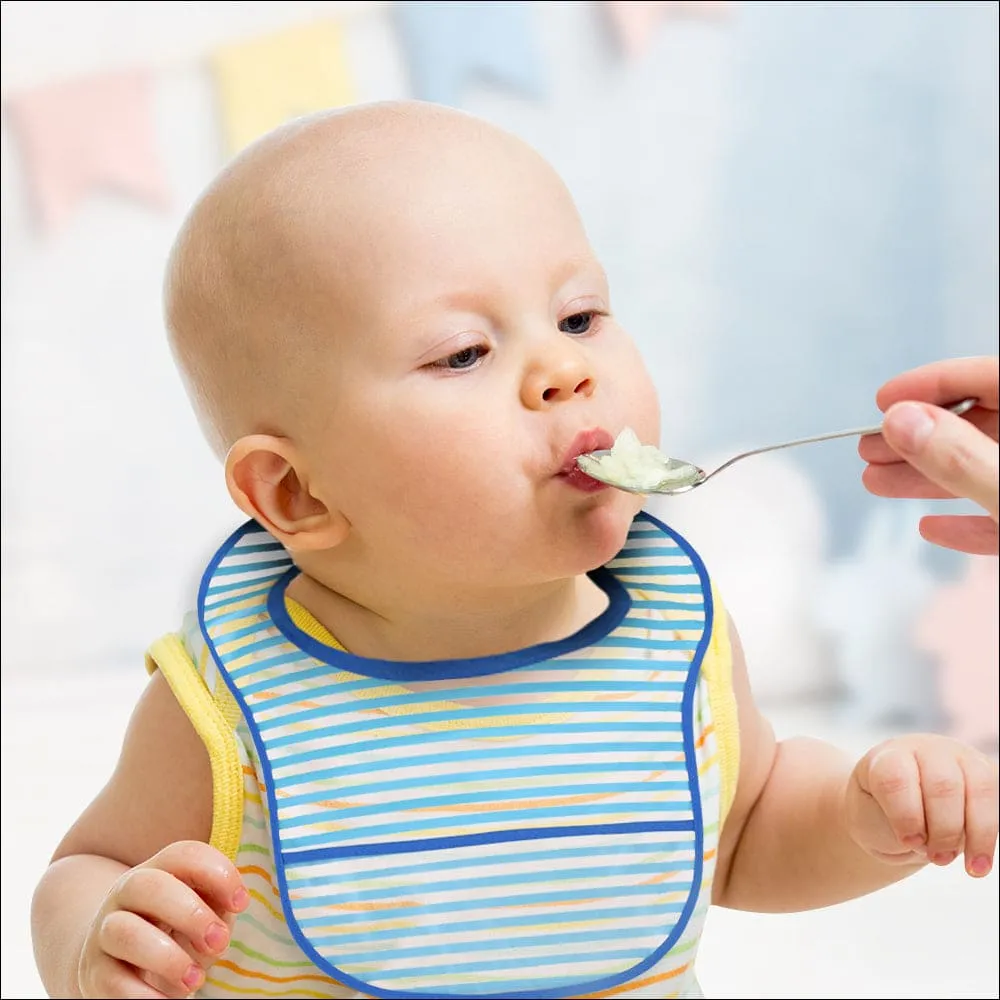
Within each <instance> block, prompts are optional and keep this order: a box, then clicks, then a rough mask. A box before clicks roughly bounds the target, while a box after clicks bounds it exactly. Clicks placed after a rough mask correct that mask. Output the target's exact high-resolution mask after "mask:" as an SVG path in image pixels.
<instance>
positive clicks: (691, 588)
mask: <svg viewBox="0 0 1000 1000" xmlns="http://www.w3.org/2000/svg"><path fill="white" fill-rule="evenodd" d="M624 576H625V574H622V582H623V583H628V582H629V581H627V580H625V579H624ZM632 586H634V587H636V588H637V589H638V590H653V591H657V592H658V593H661V594H699V595H700V594H701V593H702V589H701V584H699V583H646V581H645V580H636V581H634V582H633V583H632ZM629 596H631V594H630V595H629Z"/></svg>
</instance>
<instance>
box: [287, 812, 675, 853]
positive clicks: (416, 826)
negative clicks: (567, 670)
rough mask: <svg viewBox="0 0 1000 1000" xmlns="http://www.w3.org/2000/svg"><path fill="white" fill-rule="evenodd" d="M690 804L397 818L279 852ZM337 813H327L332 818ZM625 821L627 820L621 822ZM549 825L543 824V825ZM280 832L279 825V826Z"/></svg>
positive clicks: (314, 837)
mask: <svg viewBox="0 0 1000 1000" xmlns="http://www.w3.org/2000/svg"><path fill="white" fill-rule="evenodd" d="M690 811H691V803H690V802H630V803H628V804H627V805H623V806H620V807H618V808H617V809H614V808H611V807H610V806H609V805H608V803H606V802H596V803H593V804H589V805H587V804H582V805H573V806H532V807H531V808H530V809H504V810H503V811H502V812H500V811H498V812H496V813H493V814H491V815H489V816H435V817H434V818H433V819H424V820H410V819H406V821H405V822H400V821H401V820H403V819H405V817H404V816H397V817H396V818H395V819H394V820H393V821H392V822H390V823H372V824H370V825H366V826H363V827H361V828H360V829H357V830H330V831H327V832H325V833H313V834H310V835H308V836H305V837H288V838H285V837H281V850H282V853H283V854H284V853H287V852H289V851H298V850H302V849H303V848H307V847H312V848H315V847H316V846H317V845H319V844H324V845H330V846H333V845H335V844H342V843H343V842H344V841H345V840H358V839H360V838H362V837H376V836H394V835H396V834H400V833H406V834H409V833H414V832H415V831H417V830H441V829H448V828H449V827H455V826H461V827H465V828H469V827H473V826H499V825H500V824H502V823H514V822H523V821H525V820H528V821H531V822H534V821H541V820H550V821H554V820H562V819H569V818H571V817H576V816H579V817H581V818H582V817H584V816H607V815H608V813H625V814H632V813H677V812H690ZM336 815H337V812H336V810H334V811H333V812H331V816H336ZM622 822H627V821H624V820H623V821H622ZM549 825H551V823H546V826H549ZM278 826H279V835H280V829H281V828H282V827H283V824H281V823H279V824H278Z"/></svg>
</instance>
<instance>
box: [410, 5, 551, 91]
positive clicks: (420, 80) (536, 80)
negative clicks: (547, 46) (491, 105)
mask: <svg viewBox="0 0 1000 1000" xmlns="http://www.w3.org/2000/svg"><path fill="white" fill-rule="evenodd" d="M529 7H530V5H529V4H526V3H397V4H396V5H395V14H396V19H397V24H398V26H399V30H400V33H401V34H402V37H403V41H404V44H405V47H406V53H407V58H408V60H409V67H410V81H411V84H412V86H413V92H414V95H415V96H416V97H417V98H419V99H420V100H423V101H434V102H436V103H438V104H449V105H453V106H457V105H458V104H459V103H460V102H461V97H462V91H463V89H464V87H465V85H466V84H468V83H469V82H471V81H473V80H489V81H492V82H495V83H501V84H507V85H509V86H511V87H513V88H514V89H515V90H517V91H519V92H520V93H521V94H523V95H524V96H526V97H534V98H540V97H543V96H544V91H545V84H544V79H543V73H542V67H541V60H540V57H539V52H538V47H537V42H536V38H535V25H534V22H533V17H532V12H531V10H530V9H529Z"/></svg>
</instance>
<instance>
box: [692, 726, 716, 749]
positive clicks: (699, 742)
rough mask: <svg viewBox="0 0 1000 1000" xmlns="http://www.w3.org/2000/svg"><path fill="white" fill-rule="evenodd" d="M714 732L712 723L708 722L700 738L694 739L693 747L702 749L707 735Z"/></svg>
mask: <svg viewBox="0 0 1000 1000" xmlns="http://www.w3.org/2000/svg"><path fill="white" fill-rule="evenodd" d="M714 732H715V723H714V722H710V723H709V724H708V725H707V726H706V727H705V728H704V729H703V730H702V733H701V736H699V737H698V739H696V740H695V741H694V745H695V746H696V747H703V746H704V745H705V738H706V737H707V736H708V734H709V733H714Z"/></svg>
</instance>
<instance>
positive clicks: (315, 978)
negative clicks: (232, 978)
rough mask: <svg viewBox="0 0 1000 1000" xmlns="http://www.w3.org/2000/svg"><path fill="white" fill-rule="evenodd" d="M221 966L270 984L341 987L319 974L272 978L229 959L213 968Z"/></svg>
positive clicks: (333, 980) (334, 981) (220, 961)
mask: <svg viewBox="0 0 1000 1000" xmlns="http://www.w3.org/2000/svg"><path fill="white" fill-rule="evenodd" d="M219 966H221V967H222V968H224V969H232V971H233V972H236V973H238V974H239V975H241V976H248V977H249V978H251V979H263V980H265V981H266V982H268V983H322V984H323V985H324V986H339V985H340V983H338V982H337V981H336V980H335V979H331V978H330V977H329V976H323V975H319V974H318V973H311V972H307V973H305V974H304V975H301V976H271V975H268V973H266V972H257V971H255V970H252V969H244V968H243V967H242V966H239V965H237V964H236V963H235V962H230V961H229V960H228V959H220V960H219V961H218V962H216V963H215V966H213V968H217V967H219Z"/></svg>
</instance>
